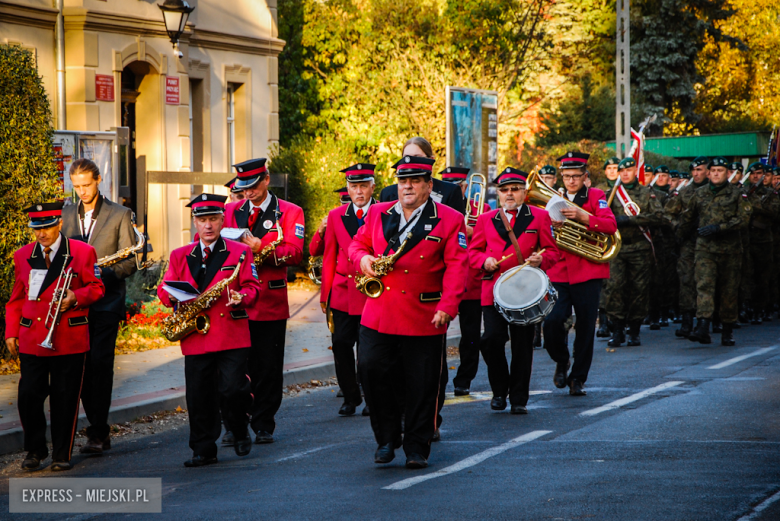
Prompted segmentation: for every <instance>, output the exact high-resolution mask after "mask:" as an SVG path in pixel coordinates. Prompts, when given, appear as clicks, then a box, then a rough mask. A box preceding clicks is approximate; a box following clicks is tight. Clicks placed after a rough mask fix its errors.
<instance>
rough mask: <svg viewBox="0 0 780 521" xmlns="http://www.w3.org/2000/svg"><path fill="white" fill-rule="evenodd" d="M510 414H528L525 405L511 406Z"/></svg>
mask: <svg viewBox="0 0 780 521" xmlns="http://www.w3.org/2000/svg"><path fill="white" fill-rule="evenodd" d="M511 412H512V414H528V408H527V407H526V406H525V405H513V406H512V411H511Z"/></svg>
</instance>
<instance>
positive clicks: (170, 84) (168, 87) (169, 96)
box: [165, 76, 179, 105]
mask: <svg viewBox="0 0 780 521" xmlns="http://www.w3.org/2000/svg"><path fill="white" fill-rule="evenodd" d="M165 103H167V104H168V105H178V104H179V77H178V76H167V77H166V78H165Z"/></svg>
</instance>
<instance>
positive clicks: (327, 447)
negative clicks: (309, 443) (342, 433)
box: [276, 443, 341, 463]
mask: <svg viewBox="0 0 780 521" xmlns="http://www.w3.org/2000/svg"><path fill="white" fill-rule="evenodd" d="M338 445H341V443H332V444H330V445H323V446H322V447H315V448H313V449H309V450H305V451H303V452H296V453H295V454H290V455H289V456H285V457H284V458H280V459H278V460H276V463H281V462H282V461H290V460H294V459H298V458H303V457H304V456H308V455H309V454H313V453H315V452H319V451H321V450H325V449H330V448H332V447H336V446H338Z"/></svg>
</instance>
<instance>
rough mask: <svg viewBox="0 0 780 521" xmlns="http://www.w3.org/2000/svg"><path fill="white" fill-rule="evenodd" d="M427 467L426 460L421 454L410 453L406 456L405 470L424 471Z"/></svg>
mask: <svg viewBox="0 0 780 521" xmlns="http://www.w3.org/2000/svg"><path fill="white" fill-rule="evenodd" d="M427 466H428V460H427V459H425V457H424V456H423V455H422V454H416V453H412V454H409V455H408V456H406V468H407V469H424V468H426V467H427Z"/></svg>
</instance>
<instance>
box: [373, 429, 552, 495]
mask: <svg viewBox="0 0 780 521" xmlns="http://www.w3.org/2000/svg"><path fill="white" fill-rule="evenodd" d="M551 432H552V431H533V432H529V433H528V434H523V435H522V436H520V437H518V438H515V439H513V440H511V441H508V442H506V443H504V444H502V445H498V446H496V447H491V448H489V449H487V450H484V451H482V452H480V453H479V454H474V455H473V456H471V457H468V458H466V459H464V460H462V461H459V462H457V463H455V464H454V465H450V466H449V467H446V468H443V469H441V470H437V471H436V472H431V473H430V474H425V475H423V476H417V477H414V478H409V479H404V480H402V481H397V482H395V483H393V484H392V485H388V486H386V487H382V488H383V489H384V490H403V489H405V488H409V487H411V486H413V485H416V484H418V483H422V482H423V481H428V480H429V479H434V478H440V477H442V476H446V475H448V474H454V473H455V472H459V471H461V470H463V469H467V468H469V467H473V466H474V465H477V464H479V463H482V462H483V461H485V460H486V459H488V458H492V457H493V456H497V455H498V454H501V453H502V452H506V451H508V450H509V449H513V448H515V447H518V446H520V445H523V444H524V443H528V442H529V441H533V440H535V439H537V438H541V437H542V436H544V435H545V434H550V433H551Z"/></svg>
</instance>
